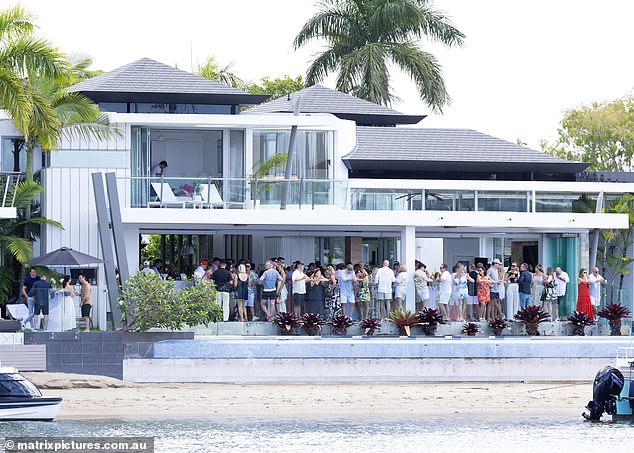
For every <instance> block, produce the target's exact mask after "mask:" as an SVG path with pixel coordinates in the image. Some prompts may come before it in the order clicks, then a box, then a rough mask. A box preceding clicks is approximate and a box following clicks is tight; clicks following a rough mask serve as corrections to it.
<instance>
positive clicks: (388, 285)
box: [374, 260, 396, 318]
mask: <svg viewBox="0 0 634 453" xmlns="http://www.w3.org/2000/svg"><path fill="white" fill-rule="evenodd" d="M395 280H396V277H394V271H392V269H390V262H389V261H388V260H385V261H383V267H382V268H380V269H379V270H378V271H376V276H375V277H374V283H376V284H377V285H378V286H377V289H376V290H377V296H376V297H377V299H378V300H379V307H380V316H381V318H385V317H387V315H389V314H390V311H391V310H390V308H391V307H390V303H391V301H392V283H394V281H395ZM384 308H385V316H384V314H383V309H384Z"/></svg>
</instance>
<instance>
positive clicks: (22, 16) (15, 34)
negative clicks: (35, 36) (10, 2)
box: [0, 5, 35, 41]
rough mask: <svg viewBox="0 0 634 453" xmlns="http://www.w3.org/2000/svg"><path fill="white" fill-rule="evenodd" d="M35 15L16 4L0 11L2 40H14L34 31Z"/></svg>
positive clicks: (0, 38) (0, 34) (0, 35)
mask: <svg viewBox="0 0 634 453" xmlns="http://www.w3.org/2000/svg"><path fill="white" fill-rule="evenodd" d="M33 19H34V17H33V15H32V14H31V13H29V12H27V11H26V10H25V9H24V8H23V7H22V6H20V5H15V6H13V7H11V8H7V9H5V10H2V11H0V40H2V41H5V40H13V39H17V38H19V37H20V36H26V35H29V34H31V33H33V30H34V28H35V25H34V24H33Z"/></svg>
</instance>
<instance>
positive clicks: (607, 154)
mask: <svg viewBox="0 0 634 453" xmlns="http://www.w3.org/2000/svg"><path fill="white" fill-rule="evenodd" d="M558 132H559V138H558V139H557V141H556V142H555V143H553V144H549V143H548V142H546V141H542V143H541V147H542V149H543V150H544V151H546V152H547V153H549V154H551V155H553V156H557V157H561V158H563V159H567V160H574V161H581V162H587V163H589V164H590V167H589V169H591V170H594V171H631V170H632V168H633V167H634V97H633V96H632V95H629V96H625V97H622V98H620V99H616V100H614V101H610V102H593V103H592V104H590V105H582V106H580V107H578V108H575V109H570V110H568V111H567V112H566V113H565V114H564V117H563V119H562V120H561V125H560V127H559V130H558Z"/></svg>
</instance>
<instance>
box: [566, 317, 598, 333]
mask: <svg viewBox="0 0 634 453" xmlns="http://www.w3.org/2000/svg"><path fill="white" fill-rule="evenodd" d="M568 321H570V323H571V324H572V325H573V329H572V334H573V335H579V336H584V335H585V332H584V327H585V326H592V325H594V321H593V320H592V319H591V318H590V316H589V315H587V314H585V313H584V312H581V311H574V312H572V314H571V315H570V316H568Z"/></svg>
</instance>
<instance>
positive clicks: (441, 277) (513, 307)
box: [142, 257, 606, 321]
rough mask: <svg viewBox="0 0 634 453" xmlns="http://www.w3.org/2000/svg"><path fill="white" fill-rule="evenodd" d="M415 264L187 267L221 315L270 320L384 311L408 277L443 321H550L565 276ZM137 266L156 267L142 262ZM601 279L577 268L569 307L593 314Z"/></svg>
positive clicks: (394, 305) (396, 305) (496, 265)
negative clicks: (522, 317)
mask: <svg viewBox="0 0 634 453" xmlns="http://www.w3.org/2000/svg"><path fill="white" fill-rule="evenodd" d="M415 268H416V269H415V271H414V272H413V274H412V273H410V272H408V269H407V267H406V266H404V265H402V264H400V263H399V262H398V261H395V262H393V263H392V265H391V266H390V262H389V261H388V260H385V261H384V262H383V264H382V266H381V267H370V266H366V265H365V264H363V263H356V264H354V265H353V264H352V263H345V264H344V263H340V264H338V265H334V266H333V265H326V266H323V265H322V264H321V263H320V262H319V261H316V262H312V263H309V264H308V265H305V264H304V263H301V262H299V261H295V262H293V263H291V264H286V262H285V259H284V258H283V257H277V258H271V259H270V260H268V261H266V263H265V264H264V265H263V266H257V267H256V266H255V265H254V263H252V262H249V261H248V260H245V259H241V260H238V261H237V262H234V260H232V259H228V258H227V259H220V258H218V257H214V258H213V259H212V260H211V262H208V261H207V260H202V261H201V262H200V265H199V266H198V267H197V268H196V270H195V271H194V272H193V277H194V279H195V280H196V281H197V282H200V281H208V282H213V283H214V284H215V286H216V289H217V302H218V304H219V305H220V306H221V307H222V310H223V319H224V320H225V321H229V320H236V321H253V320H256V321H257V320H261V321H271V320H272V319H273V318H274V317H275V315H276V314H277V313H279V312H286V311H289V312H290V311H292V312H294V313H295V314H297V315H298V316H301V315H302V314H304V313H319V314H321V315H322V316H323V317H324V318H326V319H331V318H332V317H334V316H336V315H340V314H342V315H346V316H350V317H351V318H352V319H353V320H360V319H364V318H368V317H377V318H381V319H384V318H386V317H387V316H388V315H389V313H390V312H391V311H393V310H403V309H404V308H405V302H406V299H407V297H408V290H409V287H410V285H414V289H415V291H414V293H415V298H416V300H415V307H416V310H417V311H418V310H422V309H423V308H425V307H428V308H434V309H438V310H439V311H440V313H441V314H442V315H443V318H444V319H446V320H449V321H487V320H490V319H492V318H496V317H504V318H506V319H507V320H513V318H514V315H515V314H516V313H517V311H518V310H519V309H520V307H526V306H529V305H536V306H540V307H541V308H542V310H544V311H545V312H546V313H547V314H548V315H549V318H550V319H551V320H553V321H557V320H560V317H562V316H564V315H566V316H567V315H568V313H565V314H560V304H561V303H562V301H563V300H564V298H565V296H566V291H567V287H568V285H569V284H571V283H572V282H571V279H570V277H569V275H568V274H567V273H566V272H565V271H564V270H562V269H561V268H560V267H555V268H552V267H548V268H547V269H546V271H545V272H544V270H543V268H542V267H541V266H540V265H535V266H532V265H529V264H526V263H521V264H519V265H518V264H517V263H515V262H513V263H511V264H510V265H509V266H508V268H506V269H505V268H504V267H503V266H502V262H501V261H500V260H499V259H497V258H496V259H494V260H493V261H492V262H491V263H490V264H488V265H487V264H484V263H473V264H469V265H468V266H465V265H464V264H462V263H457V264H456V265H455V266H453V267H451V268H450V267H449V266H448V265H447V264H442V265H441V266H440V269H439V271H435V270H434V271H433V272H430V271H429V270H428V269H427V267H426V266H425V264H423V263H421V262H419V261H416V263H415ZM142 271H143V272H156V273H157V274H159V275H160V271H159V270H158V269H157V268H156V267H154V268H150V267H149V263H145V265H144V269H142ZM605 282H606V280H605V278H603V277H602V276H601V275H600V274H599V269H598V268H596V267H595V268H594V269H593V270H592V272H591V273H588V272H587V271H586V270H585V269H582V270H581V271H580V272H579V274H578V278H577V285H578V291H577V293H578V303H577V307H576V309H577V311H582V312H585V313H586V314H588V315H589V316H590V317H591V318H594V317H595V316H596V313H597V307H598V306H599V305H600V300H601V296H600V294H601V284H602V283H605Z"/></svg>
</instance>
